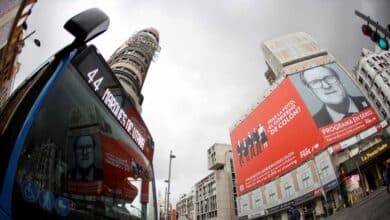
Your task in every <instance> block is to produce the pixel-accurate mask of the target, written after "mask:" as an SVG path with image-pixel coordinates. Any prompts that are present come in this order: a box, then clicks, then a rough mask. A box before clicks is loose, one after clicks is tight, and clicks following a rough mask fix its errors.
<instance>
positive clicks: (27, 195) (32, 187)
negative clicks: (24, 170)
mask: <svg viewBox="0 0 390 220" xmlns="http://www.w3.org/2000/svg"><path fill="white" fill-rule="evenodd" d="M22 196H23V199H24V200H25V201H27V202H35V201H37V198H38V189H37V185H36V184H35V183H34V182H33V181H31V180H27V181H25V182H23V184H22Z"/></svg>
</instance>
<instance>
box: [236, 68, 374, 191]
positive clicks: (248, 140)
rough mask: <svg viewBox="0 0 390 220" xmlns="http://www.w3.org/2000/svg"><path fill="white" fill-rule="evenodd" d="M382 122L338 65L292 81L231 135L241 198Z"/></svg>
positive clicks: (283, 84)
mask: <svg viewBox="0 0 390 220" xmlns="http://www.w3.org/2000/svg"><path fill="white" fill-rule="evenodd" d="M378 122H379V118H378V116H377V115H376V114H375V112H374V111H373V109H372V108H371V107H370V106H369V104H368V102H367V100H366V99H365V98H364V97H363V95H362V94H361V93H360V91H359V90H358V89H357V88H356V86H355V85H354V84H353V82H352V81H351V79H349V78H348V76H347V75H346V73H345V72H344V71H343V70H342V68H341V67H339V66H338V65H337V64H336V63H331V64H327V65H323V66H317V67H314V68H311V69H308V70H305V71H303V72H299V73H296V74H293V75H290V76H289V77H288V78H286V79H285V80H283V81H282V82H281V83H280V85H279V86H278V88H276V89H275V90H274V91H273V92H272V93H271V95H269V96H268V97H267V98H266V99H265V100H264V101H263V102H262V103H261V104H260V105H258V106H257V107H256V108H255V109H254V110H253V111H252V112H251V113H250V114H249V115H248V116H247V117H246V118H245V119H244V120H243V121H241V122H240V123H239V124H238V125H237V126H236V127H235V128H234V129H233V130H232V131H231V134H230V136H231V142H232V146H233V152H234V154H233V157H234V162H235V168H236V172H237V186H238V194H239V195H242V194H243V193H245V192H249V191H251V190H253V189H255V188H257V187H258V186H261V185H263V184H265V183H267V182H269V181H270V180H272V179H274V178H275V177H278V176H281V175H282V174H284V173H286V172H288V171H289V170H291V169H292V168H294V167H297V166H298V165H299V164H301V163H302V162H304V161H305V160H307V159H308V158H311V157H312V156H313V155H314V154H316V153H318V152H319V151H321V150H322V149H324V148H325V147H326V146H329V145H330V144H333V143H336V142H339V141H341V140H343V139H345V138H348V137H350V136H352V135H354V134H356V133H358V132H360V131H362V130H365V129H367V128H369V127H370V126H373V125H375V124H377V123H378Z"/></svg>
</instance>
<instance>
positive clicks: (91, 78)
mask: <svg viewBox="0 0 390 220" xmlns="http://www.w3.org/2000/svg"><path fill="white" fill-rule="evenodd" d="M98 72H99V69H97V68H96V69H94V70H92V71H91V72H89V73H87V76H88V83H89V84H92V85H93V87H94V90H95V92H97V91H98V90H99V89H100V85H101V84H102V82H103V80H104V77H103V76H102V77H96V75H97V73H98ZM95 78H97V79H95Z"/></svg>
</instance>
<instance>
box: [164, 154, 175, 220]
mask: <svg viewBox="0 0 390 220" xmlns="http://www.w3.org/2000/svg"><path fill="white" fill-rule="evenodd" d="M173 158H176V156H175V155H173V154H172V150H171V152H170V154H169V170H168V181H167V182H168V192H167V213H166V217H167V220H169V217H170V213H169V194H170V186H171V165H172V159H173Z"/></svg>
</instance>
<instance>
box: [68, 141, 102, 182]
mask: <svg viewBox="0 0 390 220" xmlns="http://www.w3.org/2000/svg"><path fill="white" fill-rule="evenodd" d="M71 143H72V146H71V150H72V151H73V152H72V154H71V156H73V158H74V167H73V169H71V170H70V171H69V173H68V179H69V180H71V181H81V182H88V181H96V180H101V179H102V169H101V168H98V167H97V166H96V164H97V162H98V161H97V156H96V150H97V147H98V146H97V142H96V140H95V137H94V136H93V135H88V134H87V135H80V136H76V137H75V138H74V139H73V142H71Z"/></svg>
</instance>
